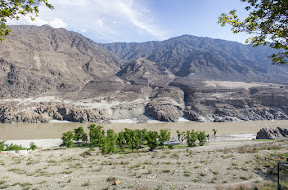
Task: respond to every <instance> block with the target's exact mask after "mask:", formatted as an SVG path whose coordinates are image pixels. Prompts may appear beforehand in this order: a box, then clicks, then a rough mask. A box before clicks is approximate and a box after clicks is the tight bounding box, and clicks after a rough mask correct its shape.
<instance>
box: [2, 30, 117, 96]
mask: <svg viewBox="0 0 288 190" xmlns="http://www.w3.org/2000/svg"><path fill="white" fill-rule="evenodd" d="M10 28H11V29H12V30H13V33H12V34H11V35H10V36H7V38H6V40H5V41H3V42H1V43H0V81H1V86H0V96H2V97H10V96H11V97H19V96H20V97H21V96H30V95H39V94H41V93H47V92H48V93H52V92H75V91H79V90H81V89H82V88H83V86H84V85H85V84H86V83H88V82H90V81H93V80H95V79H99V78H103V77H109V76H111V75H114V74H115V73H117V72H118V70H119V68H120V65H121V64H122V60H121V59H120V58H119V57H118V56H116V55H114V54H113V53H112V52H109V51H107V50H106V49H105V48H103V47H101V46H99V45H98V44H96V43H95V42H93V41H91V40H89V39H87V38H85V37H83V36H81V35H80V34H77V33H74V32H70V31H67V30H65V29H54V28H52V27H50V26H42V27H37V26H11V27H10Z"/></svg>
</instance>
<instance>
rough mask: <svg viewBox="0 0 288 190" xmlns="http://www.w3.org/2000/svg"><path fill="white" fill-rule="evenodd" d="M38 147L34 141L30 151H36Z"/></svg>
mask: <svg viewBox="0 0 288 190" xmlns="http://www.w3.org/2000/svg"><path fill="white" fill-rule="evenodd" d="M37 148H38V147H37V146H36V145H35V143H34V142H33V141H32V142H31V143H30V149H31V150H36V149H37Z"/></svg>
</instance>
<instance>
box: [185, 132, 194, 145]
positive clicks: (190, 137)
mask: <svg viewBox="0 0 288 190" xmlns="http://www.w3.org/2000/svg"><path fill="white" fill-rule="evenodd" d="M186 140H187V144H188V146H190V147H191V146H196V141H197V132H195V131H194V130H192V131H187V132H186Z"/></svg>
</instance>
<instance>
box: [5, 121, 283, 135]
mask: <svg viewBox="0 0 288 190" xmlns="http://www.w3.org/2000/svg"><path fill="white" fill-rule="evenodd" d="M90 124H91V123H74V122H69V123H68V122H67V123H13V124H0V140H28V139H59V138H61V136H62V134H63V133H64V132H67V131H71V130H73V129H75V128H78V127H80V126H82V127H83V128H84V129H85V131H86V132H88V128H87V127H88V126H89V125H90ZM96 125H98V124H96ZM99 125H102V126H104V129H106V130H107V129H113V130H114V131H115V132H120V131H122V130H124V128H131V129H144V128H146V129H147V130H154V131H159V130H160V129H170V130H171V135H172V136H176V130H180V131H187V130H192V129H194V130H196V131H205V132H206V133H207V134H210V135H212V129H216V130H217V135H231V134H256V133H257V132H258V131H259V130H260V129H261V128H264V127H270V128H276V127H281V128H286V129H288V120H271V121H239V122H225V123H222V122H221V123H215V122H192V121H187V122H157V123H138V124H133V123H108V124H99Z"/></svg>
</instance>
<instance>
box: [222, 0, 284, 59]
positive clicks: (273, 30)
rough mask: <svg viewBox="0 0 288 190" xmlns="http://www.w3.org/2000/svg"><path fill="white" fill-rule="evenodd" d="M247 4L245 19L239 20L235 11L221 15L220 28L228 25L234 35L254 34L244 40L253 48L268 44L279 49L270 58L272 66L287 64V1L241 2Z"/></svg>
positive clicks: (245, 0)
mask: <svg viewBox="0 0 288 190" xmlns="http://www.w3.org/2000/svg"><path fill="white" fill-rule="evenodd" d="M241 1H242V2H247V3H248V6H246V10H247V11H250V12H249V15H248V17H247V18H246V19H244V20H240V19H239V17H238V16H237V14H236V10H231V11H230V12H229V14H225V13H222V14H221V16H220V17H219V18H218V23H219V24H221V26H225V25H226V24H229V25H231V26H232V31H233V32H234V33H239V32H246V33H248V34H254V35H255V36H254V37H250V38H248V39H247V40H246V43H251V44H252V45H253V46H259V45H266V44H269V45H270V47H272V48H274V49H280V50H283V51H280V52H278V53H273V54H272V55H271V56H269V57H271V58H272V62H273V64H286V63H287V62H288V1H287V0H241Z"/></svg>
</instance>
